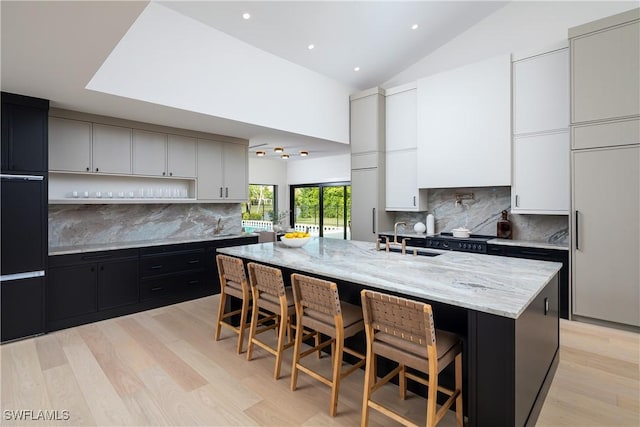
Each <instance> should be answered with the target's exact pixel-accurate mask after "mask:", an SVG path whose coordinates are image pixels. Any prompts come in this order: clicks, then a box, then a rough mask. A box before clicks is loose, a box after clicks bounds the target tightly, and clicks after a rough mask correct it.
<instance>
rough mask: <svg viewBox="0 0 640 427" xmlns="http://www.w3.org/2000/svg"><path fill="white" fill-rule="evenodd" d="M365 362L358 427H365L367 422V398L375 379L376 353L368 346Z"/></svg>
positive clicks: (369, 396)
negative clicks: (367, 356) (360, 414)
mask: <svg viewBox="0 0 640 427" xmlns="http://www.w3.org/2000/svg"><path fill="white" fill-rule="evenodd" d="M367 355H370V356H371V357H370V358H367V362H366V364H365V368H364V393H363V397H362V416H361V417H360V427H367V425H368V424H369V399H370V398H371V387H373V385H374V381H375V365H376V363H375V360H376V355H375V354H373V353H372V352H371V349H370V348H367Z"/></svg>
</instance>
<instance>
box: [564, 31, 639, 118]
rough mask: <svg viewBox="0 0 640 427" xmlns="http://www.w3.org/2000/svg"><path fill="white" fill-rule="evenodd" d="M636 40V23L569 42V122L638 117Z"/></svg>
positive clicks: (593, 32) (637, 52) (637, 55)
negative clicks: (570, 99) (570, 51)
mask: <svg viewBox="0 0 640 427" xmlns="http://www.w3.org/2000/svg"><path fill="white" fill-rule="evenodd" d="M580 31H581V30H580V27H578V29H575V30H573V31H572V32H571V33H570V35H571V34H572V33H579V32H580ZM638 40H640V23H639V22H638V21H637V20H636V21H635V22H630V23H625V24H622V25H617V26H613V27H609V28H605V29H603V30H600V31H591V32H588V33H586V34H584V35H581V36H578V37H575V38H572V39H571V49H572V53H571V61H572V65H571V68H572V70H573V75H572V97H573V103H572V105H573V110H572V114H573V117H572V123H581V122H586V121H592V120H605V119H613V118H618V117H620V118H622V117H629V116H635V115H638V114H640V96H639V94H640V77H639V76H640V49H639V48H638Z"/></svg>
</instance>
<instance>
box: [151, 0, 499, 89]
mask: <svg viewBox="0 0 640 427" xmlns="http://www.w3.org/2000/svg"><path fill="white" fill-rule="evenodd" d="M159 3H161V4H163V5H165V6H167V7H169V8H171V9H173V10H175V11H177V12H180V13H182V14H184V15H186V16H189V17H191V18H193V19H196V20H198V21H200V22H202V23H204V24H207V25H209V26H211V27H213V28H216V29H218V30H220V31H223V32H225V33H227V34H229V35H231V36H233V37H235V38H237V39H240V40H242V41H244V42H246V43H249V44H251V45H253V46H256V47H258V48H260V49H262V50H265V51H267V52H270V53H272V54H274V55H277V56H279V57H281V58H284V59H287V60H289V61H291V62H293V63H296V64H298V65H302V66H303V67H306V68H308V69H310V70H314V71H316V72H318V73H320V74H323V75H325V76H327V77H330V78H332V79H334V80H337V81H339V82H341V83H343V84H345V85H346V86H349V87H353V88H355V89H359V90H363V89H368V88H370V87H374V86H378V85H381V84H382V83H384V82H385V81H387V80H388V79H390V78H391V77H392V76H394V75H396V74H398V73H399V72H401V71H402V70H404V69H405V68H407V67H408V66H410V65H412V64H413V63H415V62H417V61H418V60H419V59H421V58H423V57H425V56H427V55H428V54H430V53H431V52H433V51H434V50H436V49H437V48H439V47H440V46H442V45H443V44H445V43H446V42H448V41H449V40H451V39H452V38H454V37H455V36H457V35H458V34H460V33H462V32H464V31H465V30H467V29H468V28H469V27H471V26H473V25H474V24H476V23H477V22H478V21H480V20H481V19H483V18H485V17H486V16H487V15H490V14H491V13H493V12H495V11H496V10H497V9H499V8H500V7H502V6H504V5H505V4H506V3H507V2H505V1H501V2H498V1H451V0H449V1H332V2H330V1H252V2H251V1H248V2H245V1H160V2H159ZM245 12H248V13H250V15H251V18H250V19H249V20H244V19H243V18H242V14H243V13H245ZM414 24H418V26H419V27H418V28H417V29H416V30H412V29H411V26H412V25H414ZM309 44H314V46H315V47H314V49H313V50H309V49H308V48H307V46H308V45H309ZM356 66H358V67H360V70H359V71H358V72H355V71H354V67H356Z"/></svg>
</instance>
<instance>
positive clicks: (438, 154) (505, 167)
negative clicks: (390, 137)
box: [418, 56, 511, 188]
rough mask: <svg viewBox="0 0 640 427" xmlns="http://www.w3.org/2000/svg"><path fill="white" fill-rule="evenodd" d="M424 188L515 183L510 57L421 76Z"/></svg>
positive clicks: (420, 135)
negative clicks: (512, 178)
mask: <svg viewBox="0 0 640 427" xmlns="http://www.w3.org/2000/svg"><path fill="white" fill-rule="evenodd" d="M418 164H420V165H423V164H424V165H426V164H428V165H429V167H428V168H420V169H419V170H418V186H419V187H420V188H459V187H481V186H496V185H511V59H510V58H509V56H499V57H496V58H490V59H487V60H485V61H482V62H477V63H473V64H469V65H466V66H464V67H460V68H456V69H454V70H450V71H445V72H443V73H439V74H435V75H433V76H429V77H426V78H423V79H420V80H418Z"/></svg>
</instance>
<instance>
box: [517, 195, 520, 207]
mask: <svg viewBox="0 0 640 427" xmlns="http://www.w3.org/2000/svg"><path fill="white" fill-rule="evenodd" d="M519 206H520V196H518V195H517V194H516V208H517V207H519Z"/></svg>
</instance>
